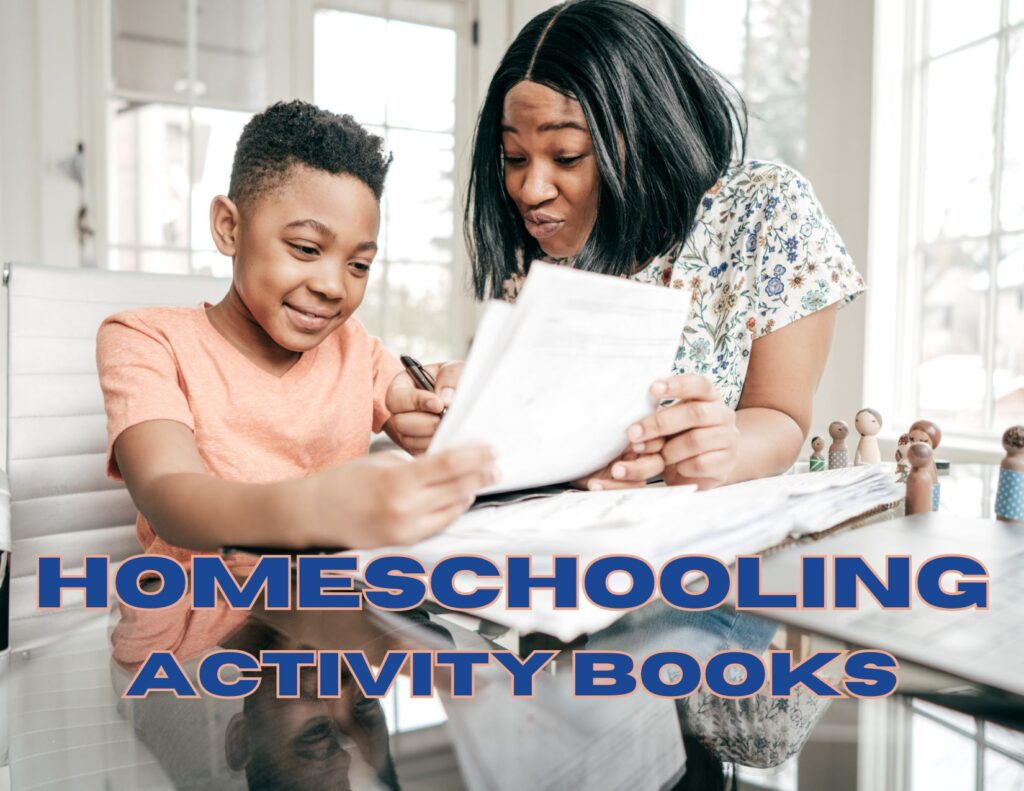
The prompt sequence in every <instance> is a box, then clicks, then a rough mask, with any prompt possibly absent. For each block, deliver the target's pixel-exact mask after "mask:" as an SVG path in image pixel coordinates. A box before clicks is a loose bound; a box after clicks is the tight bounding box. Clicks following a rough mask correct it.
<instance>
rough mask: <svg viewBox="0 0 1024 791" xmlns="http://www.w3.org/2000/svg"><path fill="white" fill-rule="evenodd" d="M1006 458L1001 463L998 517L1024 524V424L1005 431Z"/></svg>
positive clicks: (997, 503)
mask: <svg viewBox="0 0 1024 791" xmlns="http://www.w3.org/2000/svg"><path fill="white" fill-rule="evenodd" d="M1003 450H1005V451H1006V458H1005V459H1003V461H1002V463H1001V464H1000V465H999V486H998V488H997V489H996V519H1002V520H1003V521H1004V522H1020V523H1022V524H1024V426H1010V428H1008V429H1006V431H1005V432H1004V433H1003Z"/></svg>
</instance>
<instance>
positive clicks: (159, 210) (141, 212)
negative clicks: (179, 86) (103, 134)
mask: <svg viewBox="0 0 1024 791" xmlns="http://www.w3.org/2000/svg"><path fill="white" fill-rule="evenodd" d="M109 110H110V118H109V120H108V123H109V130H110V132H109V140H108V152H107V154H108V155H107V167H108V184H109V190H110V194H109V200H108V206H109V222H110V225H109V229H108V233H109V238H110V242H111V243H112V244H141V245H150V246H159V247H186V246H187V245H188V235H187V232H186V228H187V224H188V222H187V221H188V191H189V173H188V123H189V122H188V111H187V110H185V109H183V108H181V107H170V106H167V105H161V104H137V103H132V102H125V101H114V102H111V103H110V105H109Z"/></svg>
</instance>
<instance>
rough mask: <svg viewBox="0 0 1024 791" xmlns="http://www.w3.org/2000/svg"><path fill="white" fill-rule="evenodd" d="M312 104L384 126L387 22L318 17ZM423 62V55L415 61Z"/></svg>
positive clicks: (340, 14)
mask: <svg viewBox="0 0 1024 791" xmlns="http://www.w3.org/2000/svg"><path fill="white" fill-rule="evenodd" d="M313 56H314V64H313V98H314V101H315V102H316V103H317V104H318V105H320V106H321V107H323V108H324V109H327V110H332V111H333V112H336V113H347V114H349V115H351V116H354V117H355V119H356V120H357V121H360V122H361V123H364V124H383V123H384V115H385V103H386V101H387V77H388V75H387V71H386V70H385V69H384V68H382V61H383V60H385V59H386V58H387V21H386V20H384V19H381V18H379V17H372V16H365V15H363V14H348V13H344V12H341V11H317V12H316V17H315V21H314V44H313ZM419 57H420V58H422V53H420V55H419Z"/></svg>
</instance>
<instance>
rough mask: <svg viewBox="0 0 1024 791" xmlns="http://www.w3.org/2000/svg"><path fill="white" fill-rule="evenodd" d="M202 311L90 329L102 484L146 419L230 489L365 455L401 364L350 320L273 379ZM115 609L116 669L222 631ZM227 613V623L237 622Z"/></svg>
mask: <svg viewBox="0 0 1024 791" xmlns="http://www.w3.org/2000/svg"><path fill="white" fill-rule="evenodd" d="M206 307H207V306H205V305H204V306H200V307H196V308H144V309H141V310H130V311H125V312H123V313H118V314H116V315H114V316H111V317H109V318H107V319H106V320H105V321H104V322H103V324H102V325H101V326H100V329H99V333H98V335H97V344H96V362H97V366H98V368H99V375H100V385H101V387H102V389H103V399H104V403H105V405H106V411H107V474H108V475H109V476H110V477H111V478H113V479H115V480H121V473H120V470H118V468H117V461H116V459H115V458H114V454H113V446H114V441H115V440H116V439H117V438H118V437H119V436H120V435H121V432H123V431H124V430H125V429H127V428H130V427H131V426H134V425H137V424H139V423H143V422H145V421H147V420H176V421H178V422H179V423H182V424H184V425H185V426H187V427H188V428H189V429H190V430H191V431H192V432H193V433H194V434H195V439H196V447H197V448H198V449H199V455H200V457H201V458H202V460H203V464H204V466H205V467H206V469H207V471H208V472H209V473H210V474H211V475H215V476H217V477H219V478H223V479H225V480H231V481H245V482H249V483H261V482H270V481H280V480H286V479H289V478H300V477H304V476H307V475H310V474H312V473H316V472H319V471H321V470H324V469H327V468H329V467H333V466H336V465H338V464H341V463H343V462H346V461H350V460H352V459H356V458H359V457H361V456H365V455H366V454H367V453H368V452H369V448H370V435H371V433H372V432H376V431H380V430H381V428H382V427H383V425H384V423H385V422H386V421H387V420H388V418H389V417H390V413H389V412H388V410H387V408H386V406H385V403H384V402H385V395H386V393H387V389H388V386H389V385H390V384H391V381H392V379H394V377H395V376H396V375H397V374H398V373H399V372H401V371H402V365H401V363H400V362H399V361H398V360H397V359H396V358H395V357H394V355H392V354H391V353H390V352H388V351H387V350H386V349H385V348H384V346H383V345H382V344H381V342H380V340H378V339H377V338H374V337H372V336H370V335H369V334H368V333H367V332H366V330H365V329H364V328H363V326H362V324H360V323H359V321H357V320H356V319H355V318H350V319H349V320H348V321H346V322H345V323H344V324H343V325H342V326H341V327H339V328H338V329H337V330H335V331H334V332H333V333H331V334H330V335H329V336H328V337H327V338H326V339H325V340H324V341H323V342H322V343H321V344H320V345H319V346H317V347H315V348H314V349H311V350H309V351H307V352H305V353H304V354H303V355H302V357H300V358H299V360H298V362H296V363H295V365H294V366H292V368H291V369H290V370H289V371H288V372H287V373H285V374H284V375H283V376H280V377H278V376H275V375H274V374H271V373H269V372H267V371H264V370H263V369H261V368H260V367H258V366H257V365H255V364H254V363H253V362H251V361H250V360H249V359H248V358H247V357H245V355H243V354H242V353H241V352H240V351H239V350H238V349H236V348H235V347H234V346H232V345H231V343H230V342H229V341H228V340H227V339H226V338H225V337H224V336H222V335H221V334H220V333H219V332H218V331H217V330H216V329H215V328H214V326H213V325H212V324H211V323H210V320H209V318H208V317H207V315H206ZM288 528H289V526H288V525H281V530H282V531H286V530H288ZM136 532H137V534H138V538H139V543H140V544H141V545H142V548H143V549H144V550H145V551H146V552H147V553H154V554H161V555H168V556H170V557H173V558H175V559H177V560H179V561H182V562H184V563H186V564H187V562H188V559H189V558H190V557H191V556H192V555H193V554H196V553H195V552H192V551H191V550H187V549H183V548H181V547H176V546H173V545H171V544H168V543H167V542H166V541H164V540H163V539H162V538H160V537H159V536H158V535H157V534H156V533H155V532H154V530H153V528H152V527H151V526H150V524H149V522H147V521H146V519H145V517H143V516H142V514H139V515H138V518H137V521H136ZM176 609H177V608H172V610H176ZM122 610H123V620H122V622H121V624H119V625H118V627H117V629H115V634H114V643H115V656H116V657H117V658H118V659H119V660H120V661H122V663H123V664H136V663H138V662H141V661H143V660H144V659H145V655H146V654H148V653H149V652H150V651H154V650H172V651H178V652H181V653H183V654H186V655H187V654H191V653H194V652H193V651H190V650H189V649H190V646H189V645H188V643H196V646H195V647H196V648H198V650H202V649H203V648H209V647H212V645H213V644H214V643H210V642H209V640H210V638H211V637H213V635H212V634H211V632H217V631H223V628H226V627H227V624H226V623H223V622H221V621H222V620H223V619H221V621H218V620H217V617H220V616H223V615H224V613H221V611H220V610H219V609H218V610H210V611H196V612H190V611H188V609H187V606H186V607H184V608H183V609H182V612H181V613H179V615H180V616H181V617H180V618H175V617H170V618H168V619H166V622H165V623H163V624H161V623H160V621H161V619H159V618H151V617H147V618H146V619H145V621H146V624H145V625H144V624H142V623H134V624H132V623H130V621H135V620H136V619H137V616H138V615H139V614H140V612H141V611H135V610H131V609H129V608H122ZM156 612H160V611H150V612H149V615H153V614H155V613H156ZM163 612H166V613H167V614H168V615H169V616H171V615H172V613H171V612H168V611H163ZM226 612H227V613H230V614H231V616H230V617H229V618H228V620H231V619H233V620H234V621H235V623H234V625H237V623H238V622H240V621H241V620H242V619H244V616H245V613H244V611H243V612H237V611H231V610H227V611H226ZM218 614H219V615H218ZM214 616H216V617H214ZM183 619H184V621H185V623H180V621H182V620H183ZM205 621H209V623H203V622H205ZM190 622H191V623H190ZM224 634H226V632H223V634H220V635H217V637H218V638H219V637H222V636H223V635H224ZM140 652H141V653H140ZM119 653H120V654H121V656H118V654H119Z"/></svg>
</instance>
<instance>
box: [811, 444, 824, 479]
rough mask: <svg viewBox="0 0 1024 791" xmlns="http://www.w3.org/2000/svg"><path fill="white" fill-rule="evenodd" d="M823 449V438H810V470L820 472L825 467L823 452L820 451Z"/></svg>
mask: <svg viewBox="0 0 1024 791" xmlns="http://www.w3.org/2000/svg"><path fill="white" fill-rule="evenodd" d="M823 450H825V440H823V439H822V438H821V437H815V438H814V439H812V440H811V451H812V453H811V468H810V471H811V472H821V471H822V470H824V469H825V454H824V453H822V451H823Z"/></svg>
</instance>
